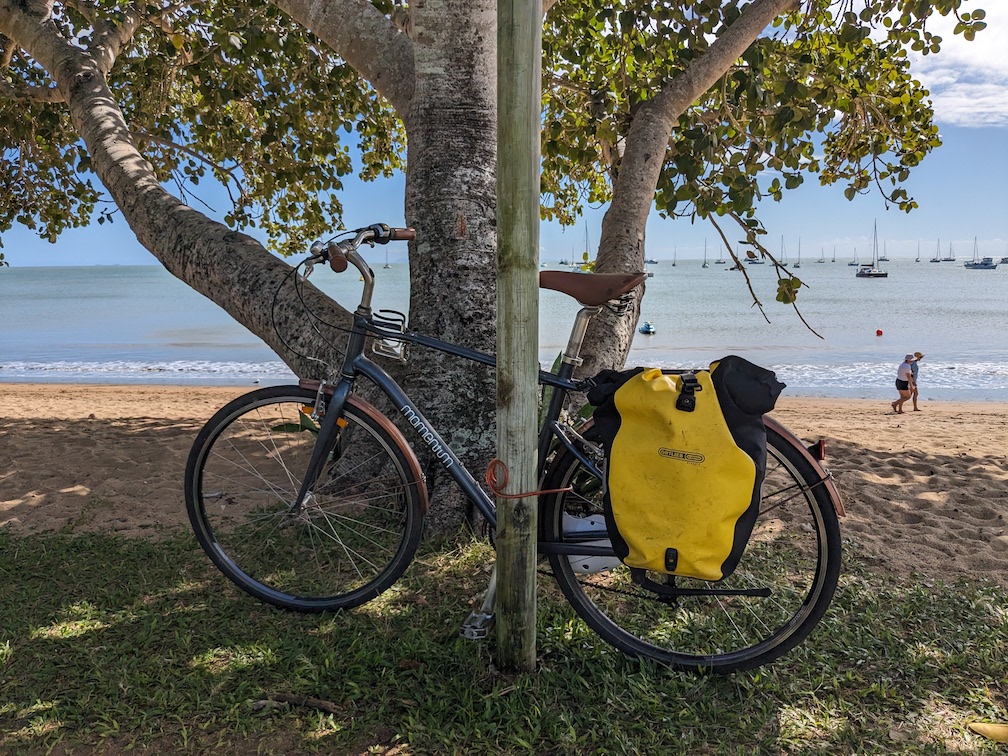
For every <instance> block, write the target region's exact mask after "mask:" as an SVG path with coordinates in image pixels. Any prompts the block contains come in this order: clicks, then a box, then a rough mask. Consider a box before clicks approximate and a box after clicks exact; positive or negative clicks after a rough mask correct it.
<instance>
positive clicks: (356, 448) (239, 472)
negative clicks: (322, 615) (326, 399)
mask: <svg viewBox="0 0 1008 756" xmlns="http://www.w3.org/2000/svg"><path fill="white" fill-rule="evenodd" d="M315 396H316V395H315V392H313V391H309V390H306V389H302V388H300V387H297V386H276V387H270V388H265V389H261V390H258V391H253V392H251V393H249V394H246V395H244V396H241V397H238V398H237V399H235V400H234V401H233V402H231V403H230V404H228V405H227V406H225V407H224V408H223V409H221V410H220V411H219V412H218V413H217V414H216V415H214V417H213V418H212V419H211V420H210V421H209V422H208V423H207V424H206V426H205V427H204V428H203V430H202V431H201V432H200V434H199V436H198V437H197V438H196V442H195V444H194V445H193V448H192V452H191V453H190V455H189V463H188V465H187V467H186V483H185V490H186V505H187V508H188V511H189V520H190V522H191V523H192V526H193V530H194V531H195V533H196V538H197V539H198V540H199V542H200V545H201V546H202V547H203V549H204V550H205V551H206V552H207V554H208V555H209V556H210V559H211V560H213V562H214V564H215V565H217V567H218V568H219V569H220V570H221V572H223V573H224V574H225V575H226V576H227V577H228V578H230V579H231V580H232V581H233V582H234V583H235V584H236V585H238V586H239V587H240V588H241V589H242V590H244V591H246V592H248V593H250V594H251V595H253V596H255V597H256V598H258V599H261V600H263V601H267V602H269V603H271V604H275V605H277V606H282V607H284V608H287V609H295V610H298V611H323V610H327V609H340V608H348V607H353V606H358V605H360V604H363V603H364V602H366V601H370V600H371V599H373V598H374V597H375V596H377V595H378V594H379V593H381V592H382V591H384V590H386V589H387V588H388V587H389V586H390V585H392V583H393V582H394V581H395V580H396V579H397V578H398V577H399V576H400V575H402V573H403V572H404V571H405V570H406V567H407V566H408V565H409V563H410V560H411V559H412V558H413V554H414V552H415V551H416V548H417V544H418V543H419V541H420V534H421V530H422V527H423V504H422V501H423V499H422V496H421V495H420V493H419V490H418V489H419V486H421V485H422V483H420V482H419V480H418V477H417V474H416V470H415V468H414V467H413V466H411V464H410V462H409V457H408V447H407V451H404V450H403V449H401V448H400V444H401V443H404V442H402V441H401V437H396V436H395V435H394V434H393V433H392V432H390V431H389V429H388V428H386V427H384V424H383V423H382V422H381V420H380V416H379V417H375V416H373V413H371V412H368V411H367V410H366V409H365V408H364V406H363V405H358V404H357V403H355V402H354V401H353V400H350V401H348V402H347V404H346V406H345V409H344V413H343V416H342V418H341V420H340V426H339V429H338V433H339V437H338V440H337V443H336V447H335V449H334V450H333V452H332V453H331V454H330V455H329V458H328V459H327V460H326V464H325V467H324V469H323V471H322V474H321V475H320V476H319V480H318V482H317V483H316V484H315V486H314V487H313V488H312V490H311V491H310V492H309V493H308V495H307V497H306V498H305V501H304V503H303V505H302V506H301V508H300V509H299V510H297V511H295V509H294V507H293V504H294V502H295V500H296V498H297V494H298V490H299V488H300V485H301V479H302V476H303V475H304V473H305V471H306V470H307V468H308V460H309V459H310V457H311V453H312V448H313V447H314V445H315V438H316V436H317V433H318V427H319V421H318V420H316V419H315V418H313V417H312V410H313V404H314V402H315ZM344 421H345V422H344Z"/></svg>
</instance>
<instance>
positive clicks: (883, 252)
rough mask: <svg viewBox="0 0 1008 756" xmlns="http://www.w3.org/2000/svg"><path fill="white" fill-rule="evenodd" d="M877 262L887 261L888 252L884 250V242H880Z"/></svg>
mask: <svg viewBox="0 0 1008 756" xmlns="http://www.w3.org/2000/svg"><path fill="white" fill-rule="evenodd" d="M878 261H879V262H889V253H888V252H886V243H885V242H882V254H881V255H879V259H878Z"/></svg>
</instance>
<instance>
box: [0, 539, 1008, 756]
mask: <svg viewBox="0 0 1008 756" xmlns="http://www.w3.org/2000/svg"><path fill="white" fill-rule="evenodd" d="M847 546H848V549H847V554H848V558H847V564H846V570H845V573H844V575H843V576H842V578H841V586H840V588H839V590H838V594H837V597H836V599H835V600H834V602H833V605H832V607H831V609H830V611H829V613H828V614H827V617H826V618H825V620H824V621H823V623H822V624H821V625H820V627H819V628H818V629H817V630H816V632H814V633H813V635H812V637H811V638H810V639H809V640H807V641H806V642H805V643H804V644H802V645H801V646H800V647H799V648H798V649H796V650H794V651H792V652H791V653H790V654H788V655H787V656H785V657H784V658H783V659H781V660H779V661H778V662H776V663H775V664H773V665H770V666H768V667H764V668H762V669H760V670H757V671H754V672H749V673H744V674H737V675H732V676H728V677H699V676H696V675H690V674H682V673H677V672H672V671H669V670H667V669H663V668H661V667H658V666H655V665H653V664H651V663H647V662H640V661H635V660H632V659H628V658H626V657H624V656H622V655H621V654H620V653H618V652H617V651H615V650H614V649H611V648H610V647H609V646H607V645H606V644H605V643H603V642H602V641H600V640H599V639H598V638H597V637H596V636H594V635H593V634H591V633H590V632H588V631H587V630H586V629H585V627H584V625H583V624H582V623H581V622H580V621H579V620H577V619H575V618H573V617H572V616H570V613H569V610H567V608H566V606H565V605H564V604H563V603H562V602H559V601H558V600H557V594H558V592H557V591H556V590H555V589H554V588H553V586H552V585H551V584H549V583H547V582H546V579H545V578H544V579H543V581H542V584H541V588H540V594H541V600H540V605H539V611H540V616H539V642H538V650H539V658H540V662H539V669H538V671H537V673H536V674H534V675H519V676H511V675H506V674H502V673H501V672H499V671H497V670H496V669H495V667H494V664H493V656H492V654H493V644H492V642H487V643H476V642H472V641H466V640H462V639H460V638H459V637H458V628H459V625H460V624H461V622H462V620H463V619H464V617H465V615H466V614H468V611H469V608H470V607H469V605H470V602H471V601H473V600H475V599H476V598H477V595H478V594H479V593H480V591H481V590H482V589H483V588H484V587H485V583H486V578H487V575H486V572H485V567H486V564H487V562H488V560H489V558H490V557H491V554H490V552H489V550H488V549H487V547H485V546H482V545H479V544H475V543H471V542H468V541H464V542H450V543H446V544H440V546H439V547H438V548H437V549H435V548H434V547H433V546H430V545H426V546H424V547H423V548H424V553H422V554H421V555H420V557H419V558H418V560H417V562H415V563H414V565H413V566H412V567H411V568H410V570H409V571H408V573H407V575H406V576H405V577H404V578H403V580H402V581H400V583H399V584H398V585H397V586H395V587H394V588H393V590H392V591H390V592H388V593H386V594H385V595H384V596H382V597H380V598H379V599H378V600H376V601H375V602H372V603H371V604H370V605H368V606H365V607H363V608H361V609H359V610H357V611H354V612H350V613H343V614H338V615H310V616H305V615H295V614H289V613H286V612H283V611H281V610H275V609H272V608H270V607H267V606H264V605H262V604H259V603H257V602H256V601H254V600H253V599H251V598H248V597H247V596H245V595H244V594H242V593H241V592H239V591H238V590H237V589H234V588H232V587H231V585H230V583H227V581H226V580H225V579H224V578H223V577H221V576H220V575H219V574H218V573H217V572H216V571H215V570H214V569H213V568H212V566H211V565H210V563H209V561H208V560H207V559H206V558H205V557H204V556H203V553H202V552H201V551H200V550H199V548H198V547H197V545H196V543H195V541H194V539H192V538H190V537H188V536H186V535H181V534H179V535H178V536H172V537H168V538H164V539H162V540H159V541H158V542H156V543H155V542H147V541H141V540H128V539H123V538H116V537H109V536H103V535H86V536H69V535H58V534H57V535H36V536H31V537H25V538H15V537H13V536H10V535H9V534H3V533H0V751H3V752H19V753H24V752H28V753H45V752H52V751H55V752H59V753H67V752H93V751H110V752H118V751H120V750H125V749H139V750H145V749H146V750H153V751H156V752H165V751H171V752H203V751H214V752H218V751H220V752H223V753H239V752H240V753H246V752H264V753H270V752H275V753H292V752H310V751H316V750H317V751H320V752H326V753H371V752H375V753H384V752H387V751H391V750H394V751H395V752H396V753H434V752H438V753H442V752H458V753H485V752H488V751H490V752H507V753H522V752H534V753H564V754H566V753H607V754H608V753H658V752H660V751H665V752H667V751H672V752H689V753H697V752H698V753H730V754H735V753H738V752H740V751H743V750H745V751H750V752H751V751H769V752H786V753H812V752H814V753H864V752H875V753H944V752H946V751H949V750H952V751H966V752H978V753H984V752H989V753H995V752H998V750H997V749H998V746H997V745H996V744H994V743H993V742H991V741H985V740H983V739H982V738H980V737H979V736H976V735H974V734H973V733H972V732H970V731H968V730H967V729H966V724H967V723H968V722H970V721H973V720H983V721H1006V720H1008V592H1006V591H1005V590H1004V589H1003V588H999V587H996V586H994V585H991V584H984V583H982V582H969V583H965V582H959V583H955V584H944V583H941V582H934V581H928V580H925V579H923V578H916V579H907V580H898V579H896V578H893V577H888V576H884V575H879V574H877V573H874V572H872V571H871V570H870V569H869V568H868V567H867V566H866V565H867V561H863V560H862V559H861V557H860V555H859V554H858V553H857V549H856V548H855V547H854V546H852V545H851V544H848V545H847ZM1002 748H1003V747H1002ZM1000 752H1002V753H1003V750H1002V751H1000Z"/></svg>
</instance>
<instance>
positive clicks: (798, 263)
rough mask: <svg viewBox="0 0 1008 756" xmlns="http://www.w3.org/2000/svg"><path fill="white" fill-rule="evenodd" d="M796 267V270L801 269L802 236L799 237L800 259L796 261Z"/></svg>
mask: <svg viewBox="0 0 1008 756" xmlns="http://www.w3.org/2000/svg"><path fill="white" fill-rule="evenodd" d="M794 267H796V268H800V267H801V237H800V236H799V237H798V259H797V260H795V264H794Z"/></svg>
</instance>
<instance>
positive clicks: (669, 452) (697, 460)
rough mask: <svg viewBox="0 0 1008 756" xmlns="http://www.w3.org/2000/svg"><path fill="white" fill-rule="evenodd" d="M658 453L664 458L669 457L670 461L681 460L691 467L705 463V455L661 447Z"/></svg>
mask: <svg viewBox="0 0 1008 756" xmlns="http://www.w3.org/2000/svg"><path fill="white" fill-rule="evenodd" d="M658 453H659V454H661V455H662V456H663V457H668V458H669V459H680V460H682V461H683V462H689V463H690V464H691V465H699V464H702V463H703V461H704V455H703V454H700V453H699V452H685V451H679V450H678V449H666V448H664V447H661V448H659V449H658Z"/></svg>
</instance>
